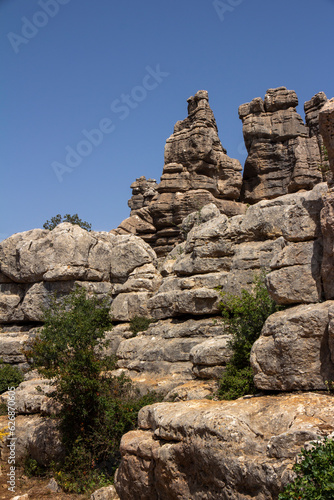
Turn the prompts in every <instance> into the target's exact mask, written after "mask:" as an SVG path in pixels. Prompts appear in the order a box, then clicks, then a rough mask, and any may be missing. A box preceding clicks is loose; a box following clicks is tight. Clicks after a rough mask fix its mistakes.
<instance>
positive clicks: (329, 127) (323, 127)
mask: <svg viewBox="0 0 334 500" xmlns="http://www.w3.org/2000/svg"><path fill="white" fill-rule="evenodd" d="M319 128H320V133H321V135H322V137H323V141H324V145H325V147H326V150H327V155H328V161H329V165H330V168H331V171H332V174H333V173H334V98H333V99H330V100H329V101H328V102H326V103H325V104H324V106H323V107H322V108H321V111H320V113H319Z"/></svg>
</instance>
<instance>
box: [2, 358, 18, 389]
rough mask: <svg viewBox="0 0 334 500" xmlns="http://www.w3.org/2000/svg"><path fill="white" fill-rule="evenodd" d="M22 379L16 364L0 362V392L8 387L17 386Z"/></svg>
mask: <svg viewBox="0 0 334 500" xmlns="http://www.w3.org/2000/svg"><path fill="white" fill-rule="evenodd" d="M23 379H24V377H23V374H22V372H21V371H20V370H19V369H18V368H16V366H11V365H7V364H3V363H2V362H1V363H0V394H2V393H3V392H5V391H7V390H8V387H17V386H18V385H19V384H20V383H21V382H23Z"/></svg>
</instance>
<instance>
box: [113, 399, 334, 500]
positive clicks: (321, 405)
mask: <svg viewBox="0 0 334 500" xmlns="http://www.w3.org/2000/svg"><path fill="white" fill-rule="evenodd" d="M333 405H334V403H333V398H332V397H331V396H329V395H319V394H302V395H301V394H298V395H287V396H266V397H257V398H251V399H239V400H237V401H221V402H214V401H206V400H202V401H187V402H180V403H158V404H155V405H151V406H146V407H145V408H143V409H142V410H141V411H140V413H139V419H138V424H139V430H137V431H132V432H129V433H128V434H125V435H124V436H123V438H122V443H121V453H122V462H121V465H120V468H119V469H118V471H117V474H116V481H115V486H116V490H117V492H118V494H119V496H120V498H121V500H132V499H133V498H140V499H145V500H157V499H160V500H169V499H170V498H178V499H184V500H188V499H190V498H191V499H194V500H210V499H212V500H218V499H219V500H234V499H235V500H240V499H246V498H247V499H252V498H253V499H257V500H260V499H261V500H271V499H277V496H278V493H279V492H280V490H281V489H282V487H283V486H284V485H285V484H286V483H287V482H288V481H289V480H290V478H291V477H292V471H291V468H292V464H293V461H294V457H295V456H296V455H297V453H298V452H299V451H300V448H301V447H302V446H303V445H304V444H305V442H308V441H310V440H315V439H317V437H318V436H324V435H328V434H330V433H331V432H332V431H333V429H334V411H333V410H334V406H333Z"/></svg>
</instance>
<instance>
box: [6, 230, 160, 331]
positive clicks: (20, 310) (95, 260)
mask: <svg viewBox="0 0 334 500" xmlns="http://www.w3.org/2000/svg"><path fill="white" fill-rule="evenodd" d="M155 259H156V254H155V252H154V251H153V250H152V248H151V247H150V246H149V245H148V244H147V243H145V242H144V241H143V240H142V239H141V238H138V237H137V236H134V235H129V234H127V235H113V234H110V233H104V232H100V233H97V232H94V231H92V232H87V231H86V230H84V229H82V228H80V227H79V226H78V225H73V224H70V223H62V224H59V225H58V226H57V227H56V228H55V229H53V230H52V231H48V230H43V229H33V230H32V231H26V232H24V233H18V234H14V235H13V236H11V237H10V238H7V239H6V240H4V241H3V242H1V243H0V322H1V323H5V324H10V323H17V322H19V323H22V322H39V321H41V320H42V314H43V308H44V307H47V306H48V304H49V302H50V299H51V297H52V296H53V295H54V293H56V294H57V295H58V296H62V295H67V294H68V293H70V291H71V290H73V288H74V287H75V286H76V285H79V286H82V287H85V288H86V289H87V291H88V292H95V293H96V294H97V295H98V296H100V297H103V298H107V297H111V296H112V295H113V293H114V292H115V291H116V292H117V293H119V292H120V291H123V290H122V289H120V288H121V287H122V285H123V284H124V283H125V282H127V281H129V282H130V283H129V284H128V286H129V287H130V285H131V286H132V287H134V290H138V289H139V288H140V286H141V287H142V289H144V290H145V286H146V285H147V286H148V288H149V291H152V280H151V281H150V283H149V284H147V283H146V281H147V280H146V281H145V276H146V274H147V272H148V274H149V277H150V278H152V276H151V275H152V270H151V268H150V272H149V271H147V268H145V266H147V265H150V264H151V265H152V262H153V261H155ZM152 267H153V277H155V276H156V275H158V273H157V271H156V269H155V267H154V266H153V265H152ZM143 268H144V269H145V271H146V274H145V271H144V270H143ZM138 269H142V274H140V272H139V271H138ZM136 270H137V271H136ZM128 278H130V279H129V280H128ZM117 287H118V288H117ZM149 296H150V294H149V293H148V294H147V297H146V298H148V297H149ZM110 300H111V298H110ZM137 302H138V301H137ZM138 307H139V305H138ZM138 312H140V311H139V310H136V308H135V307H134V308H132V314H134V315H135V314H137V313H138Z"/></svg>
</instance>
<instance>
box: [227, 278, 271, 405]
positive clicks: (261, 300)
mask: <svg viewBox="0 0 334 500" xmlns="http://www.w3.org/2000/svg"><path fill="white" fill-rule="evenodd" d="M264 278H265V276H264V274H263V273H262V275H260V276H259V277H257V278H256V279H255V280H254V288H253V291H252V292H248V291H247V290H244V289H243V290H241V295H240V296H239V295H232V294H227V293H222V294H221V295H222V301H221V303H220V309H221V312H222V317H223V323H224V325H225V330H226V332H227V333H229V334H231V335H232V340H231V342H230V347H231V349H232V352H233V354H232V358H231V360H230V362H229V363H228V364H227V366H226V371H225V372H224V374H223V376H222V378H221V380H220V385H219V391H218V396H219V397H220V398H221V399H236V398H238V397H241V396H243V395H245V394H251V393H254V392H255V386H254V384H253V376H252V370H251V367H250V362H249V358H250V352H251V349H252V346H253V344H254V342H255V340H256V339H257V338H258V337H259V335H260V333H261V330H262V327H263V325H264V322H265V321H266V319H267V318H268V316H270V315H271V314H273V313H274V312H276V311H278V310H279V309H280V308H279V306H277V305H276V304H275V302H274V301H273V300H272V299H271V297H270V296H269V293H268V290H267V288H266V286H265V283H264Z"/></svg>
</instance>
